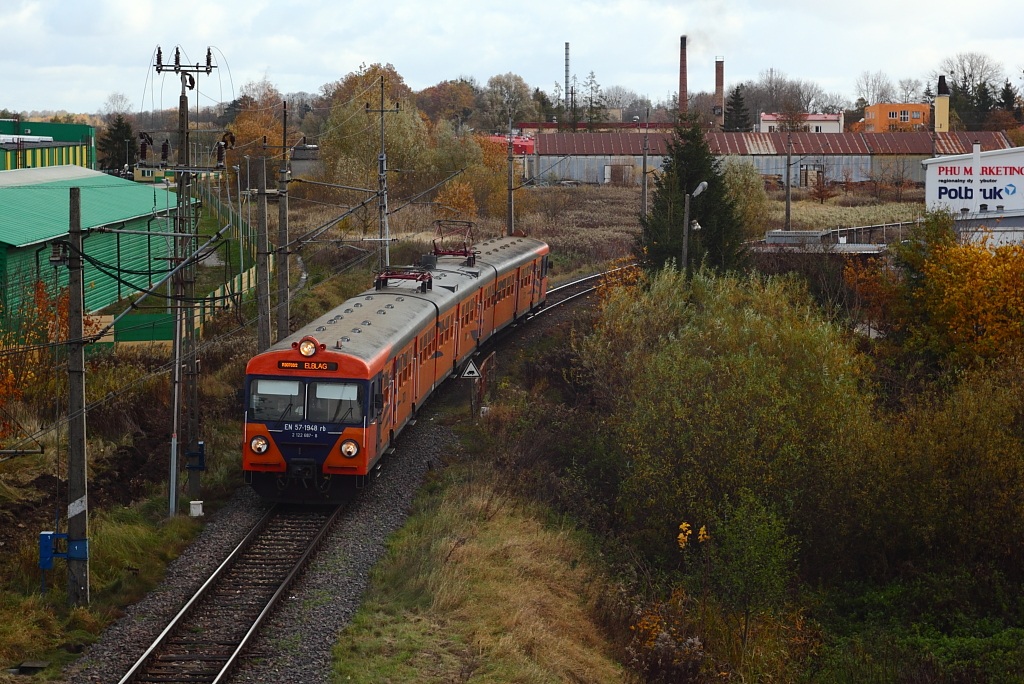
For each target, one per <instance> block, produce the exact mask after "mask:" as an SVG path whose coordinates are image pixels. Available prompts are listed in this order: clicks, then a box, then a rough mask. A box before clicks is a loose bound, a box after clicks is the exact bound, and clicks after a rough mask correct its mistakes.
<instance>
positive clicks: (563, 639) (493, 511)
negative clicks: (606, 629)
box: [335, 464, 630, 682]
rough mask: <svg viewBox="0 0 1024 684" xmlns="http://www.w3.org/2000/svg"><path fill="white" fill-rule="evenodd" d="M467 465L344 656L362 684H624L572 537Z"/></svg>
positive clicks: (379, 591) (348, 671) (422, 521)
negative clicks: (484, 683) (596, 616)
mask: <svg viewBox="0 0 1024 684" xmlns="http://www.w3.org/2000/svg"><path fill="white" fill-rule="evenodd" d="M500 481H501V478H499V477H497V476H496V475H495V474H494V473H493V472H492V471H491V470H490V469H489V468H488V467H486V466H482V465H479V464H477V465H468V464H464V465H459V466H453V467H452V468H450V469H449V470H448V471H446V473H445V474H444V475H442V476H441V482H439V483H436V484H437V485H439V487H435V488H433V489H432V490H431V491H432V495H431V496H430V497H428V498H426V499H421V500H420V506H421V508H420V510H419V512H418V513H417V514H416V515H414V516H413V518H411V519H410V521H409V523H408V524H407V525H406V527H405V528H404V529H403V531H402V532H401V533H399V535H398V536H397V538H396V539H394V540H393V542H392V546H391V552H390V554H389V556H388V558H387V559H386V560H385V561H384V562H383V563H382V564H381V566H380V567H379V568H378V569H377V570H376V571H375V573H374V580H375V581H374V584H373V588H372V589H371V593H370V596H369V597H368V599H367V601H366V602H365V603H364V608H363V609H362V610H361V611H360V613H359V615H358V616H357V617H356V619H355V620H354V621H353V624H352V626H351V627H350V628H349V629H347V630H346V631H345V632H344V633H343V634H342V637H341V640H340V642H339V644H338V646H337V647H336V650H335V663H336V678H337V679H338V680H344V681H353V682H405V681H417V682H453V681H454V682H458V681H469V680H470V678H472V679H473V681H495V682H497V681H501V682H559V681H575V682H623V681H630V680H629V675H628V674H627V673H625V672H624V671H623V670H622V668H621V667H620V666H619V665H618V664H617V663H616V662H615V661H614V659H613V658H612V657H611V656H610V654H609V653H610V648H609V646H608V644H607V642H605V640H604V639H603V638H602V636H601V630H600V628H599V626H598V624H596V622H595V621H594V618H593V615H594V614H595V610H594V604H595V602H596V600H597V597H598V594H599V588H598V581H597V579H596V577H595V576H594V575H593V574H592V572H591V571H590V570H589V569H588V568H589V566H588V564H587V563H586V560H585V552H584V550H583V548H582V546H581V544H580V542H579V541H578V540H577V539H576V538H575V537H574V536H573V533H572V532H571V531H569V530H566V529H553V528H550V527H548V526H546V525H545V524H544V522H543V519H544V518H543V512H542V511H540V510H539V509H535V508H533V507H531V506H528V505H525V504H524V503H523V502H522V501H519V500H516V499H514V498H512V497H510V496H509V495H507V494H505V493H503V492H501V491H499V490H498V489H497V487H498V486H500V484H499V483H500Z"/></svg>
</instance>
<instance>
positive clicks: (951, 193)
mask: <svg viewBox="0 0 1024 684" xmlns="http://www.w3.org/2000/svg"><path fill="white" fill-rule="evenodd" d="M921 163H922V164H923V165H924V168H925V204H926V205H927V207H928V209H929V210H947V211H951V212H953V213H954V214H956V215H957V223H958V228H961V229H972V228H980V227H981V226H984V227H985V228H987V229H988V230H989V231H991V232H992V239H993V241H994V242H995V244H1007V243H1020V242H1024V147H1011V148H1008V149H1004V150H991V151H987V152H982V151H981V145H980V144H978V143H974V151H973V152H972V153H971V154H957V155H951V156H947V157H935V158H933V159H926V160H924V161H923V162H921Z"/></svg>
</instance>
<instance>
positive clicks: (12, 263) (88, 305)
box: [0, 165, 177, 329]
mask: <svg viewBox="0 0 1024 684" xmlns="http://www.w3.org/2000/svg"><path fill="white" fill-rule="evenodd" d="M71 187H79V188H81V227H82V231H83V238H84V239H83V253H84V277H85V309H86V311H87V312H96V311H99V310H100V309H103V308H104V307H107V306H109V305H110V304H113V303H115V302H117V301H119V300H121V299H124V298H126V297H129V296H131V295H135V294H137V293H138V292H139V290H140V289H147V288H149V287H151V286H153V285H154V284H156V283H157V282H159V281H160V280H161V279H162V277H163V275H164V274H165V273H166V272H167V271H168V269H170V268H171V264H170V260H169V257H170V256H171V255H173V249H174V248H173V242H172V238H171V235H170V233H171V232H172V231H173V229H174V215H175V214H176V202H177V195H175V194H174V193H173V192H170V191H168V190H167V189H166V188H165V187H163V186H154V185H145V186H144V185H139V184H137V183H133V182H132V181H129V180H124V179H121V178H118V177H116V176H111V175H108V174H104V173H100V172H98V171H91V170H89V169H85V168H82V167H80V166H73V165H64V166H53V167H43V168H31V169H21V170H16V171H0V324H2V325H3V326H4V327H7V328H8V329H11V327H12V326H17V324H18V320H19V318H20V312H21V311H22V305H23V303H25V302H27V301H28V298H31V296H32V292H33V291H34V289H35V287H36V284H37V283H39V282H42V283H44V284H45V285H46V286H47V289H48V291H50V292H51V293H52V292H54V291H55V289H56V288H57V287H59V288H63V287H66V285H67V282H68V269H67V267H66V266H65V265H64V264H59V265H57V266H54V265H53V263H52V262H51V261H50V254H51V246H52V245H53V243H54V242H55V241H62V240H66V239H67V236H68V231H69V225H70V224H69V222H70V206H71V200H70V198H71V191H70V188H71ZM115 231H132V232H115Z"/></svg>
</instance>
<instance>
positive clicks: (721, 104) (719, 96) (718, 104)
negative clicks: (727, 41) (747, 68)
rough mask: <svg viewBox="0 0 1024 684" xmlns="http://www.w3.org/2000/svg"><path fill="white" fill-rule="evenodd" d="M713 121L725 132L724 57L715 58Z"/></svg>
mask: <svg viewBox="0 0 1024 684" xmlns="http://www.w3.org/2000/svg"><path fill="white" fill-rule="evenodd" d="M714 107H715V121H716V122H718V130H720V131H722V130H725V57H716V58H715V104H714Z"/></svg>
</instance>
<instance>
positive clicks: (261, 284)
mask: <svg viewBox="0 0 1024 684" xmlns="http://www.w3.org/2000/svg"><path fill="white" fill-rule="evenodd" d="M266 164H267V160H266V159H265V158H262V157H261V158H260V159H259V162H258V163H257V164H256V183H257V185H256V187H257V188H258V189H257V200H256V224H257V225H256V351H257V352H258V353H262V352H265V351H267V350H268V349H270V266H269V264H268V263H267V262H268V257H269V256H270V241H269V239H268V238H267V166H266Z"/></svg>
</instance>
